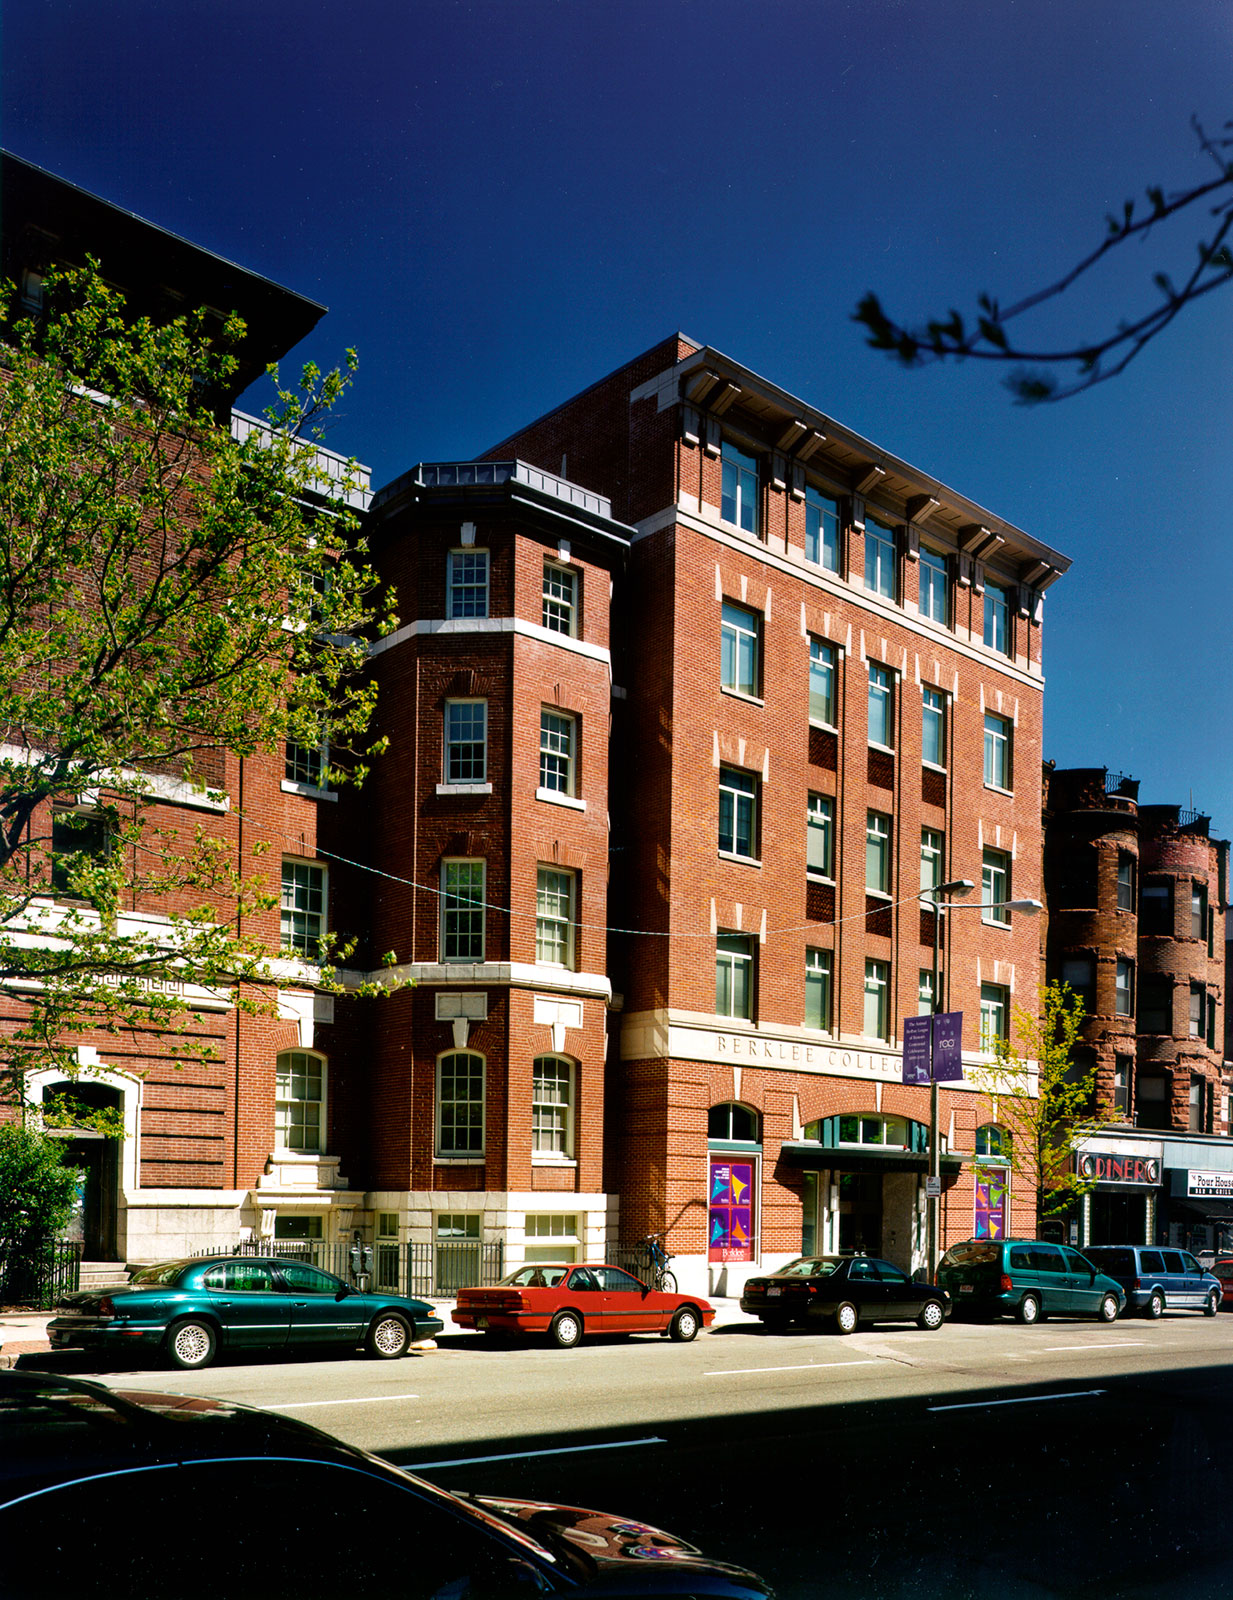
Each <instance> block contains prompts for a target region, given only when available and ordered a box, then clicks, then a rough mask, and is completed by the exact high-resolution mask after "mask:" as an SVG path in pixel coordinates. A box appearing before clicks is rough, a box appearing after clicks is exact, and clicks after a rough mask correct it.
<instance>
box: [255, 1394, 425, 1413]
mask: <svg viewBox="0 0 1233 1600" xmlns="http://www.w3.org/2000/svg"><path fill="white" fill-rule="evenodd" d="M419 1398H420V1396H419V1395H418V1394H361V1395H356V1396H355V1397H354V1398H352V1399H350V1400H292V1401H288V1402H287V1404H286V1405H281V1406H267V1407H266V1410H267V1411H307V1410H308V1408H309V1407H310V1406H375V1405H380V1404H381V1402H382V1401H384V1400H418V1399H419Z"/></svg>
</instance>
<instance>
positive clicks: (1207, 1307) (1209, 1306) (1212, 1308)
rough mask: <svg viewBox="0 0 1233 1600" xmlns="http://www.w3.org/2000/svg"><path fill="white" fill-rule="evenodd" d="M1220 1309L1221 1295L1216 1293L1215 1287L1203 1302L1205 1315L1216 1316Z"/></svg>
mask: <svg viewBox="0 0 1233 1600" xmlns="http://www.w3.org/2000/svg"><path fill="white" fill-rule="evenodd" d="M1219 1310H1220V1296H1219V1295H1218V1294H1217V1293H1216V1291H1215V1289H1213V1290H1212V1292H1211V1294H1209V1295H1208V1297H1207V1299H1206V1300H1205V1301H1204V1302H1203V1315H1204V1316H1205V1317H1214V1316H1215V1315H1216V1313H1217V1311H1219Z"/></svg>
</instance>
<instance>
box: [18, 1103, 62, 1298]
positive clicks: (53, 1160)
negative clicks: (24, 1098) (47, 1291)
mask: <svg viewBox="0 0 1233 1600" xmlns="http://www.w3.org/2000/svg"><path fill="white" fill-rule="evenodd" d="M62 1145H63V1141H62V1140H59V1139H53V1138H50V1137H48V1135H47V1134H44V1133H40V1132H38V1131H36V1130H35V1129H33V1128H27V1127H23V1126H21V1125H20V1124H19V1123H10V1124H8V1125H7V1126H5V1127H0V1302H2V1301H4V1300H6V1299H15V1298H17V1297H19V1296H24V1295H25V1294H27V1293H28V1291H29V1287H30V1279H31V1272H32V1270H34V1271H36V1270H37V1265H38V1262H39V1260H40V1258H41V1256H42V1255H43V1253H44V1252H45V1251H46V1249H47V1246H48V1245H49V1244H50V1243H51V1241H52V1240H53V1239H55V1238H56V1237H57V1236H58V1235H59V1234H60V1233H61V1232H62V1230H63V1229H64V1226H65V1224H66V1223H67V1222H68V1220H69V1218H70V1217H71V1216H72V1214H73V1207H74V1203H75V1201H76V1197H77V1173H76V1171H75V1169H74V1168H72V1167H70V1166H66V1165H65V1164H64V1152H63V1148H62Z"/></svg>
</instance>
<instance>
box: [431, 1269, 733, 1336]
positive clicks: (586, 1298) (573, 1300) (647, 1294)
mask: <svg viewBox="0 0 1233 1600" xmlns="http://www.w3.org/2000/svg"><path fill="white" fill-rule="evenodd" d="M451 1315H452V1317H453V1319H454V1321H455V1322H456V1323H457V1324H458V1325H459V1327H460V1328H474V1329H475V1330H476V1331H477V1332H478V1333H546V1334H547V1335H548V1337H549V1338H550V1339H551V1340H552V1341H553V1342H554V1343H555V1344H558V1345H560V1347H561V1348H562V1349H563V1350H568V1349H569V1348H570V1347H571V1346H572V1345H576V1344H577V1343H578V1341H579V1339H581V1338H582V1335H583V1334H584V1333H666V1334H667V1335H668V1337H669V1338H670V1339H677V1340H680V1341H681V1342H683V1343H687V1342H688V1341H689V1340H690V1339H693V1338H695V1337H696V1336H697V1332H698V1329H699V1328H709V1327H710V1325H711V1323H712V1322H713V1321H714V1320H715V1307H714V1306H713V1305H712V1304H711V1303H710V1301H709V1300H704V1299H703V1298H702V1296H701V1295H694V1294H668V1293H666V1292H665V1291H663V1290H660V1289H648V1288H647V1286H646V1284H644V1283H640V1282H639V1281H638V1279H637V1278H635V1277H634V1276H633V1275H632V1274H631V1273H628V1272H626V1271H625V1270H624V1269H623V1268H621V1267H607V1266H599V1265H596V1264H588V1265H587V1266H585V1267H582V1266H578V1267H576V1266H570V1265H568V1264H567V1263H564V1262H547V1261H546V1262H543V1263H536V1264H535V1265H533V1266H526V1267H519V1268H518V1270H517V1272H511V1273H510V1274H509V1276H508V1277H506V1278H502V1279H501V1281H500V1283H498V1284H497V1285H496V1286H495V1287H494V1288H491V1289H460V1290H459V1292H458V1304H457V1305H456V1306H455V1307H454V1310H453V1311H452V1313H451Z"/></svg>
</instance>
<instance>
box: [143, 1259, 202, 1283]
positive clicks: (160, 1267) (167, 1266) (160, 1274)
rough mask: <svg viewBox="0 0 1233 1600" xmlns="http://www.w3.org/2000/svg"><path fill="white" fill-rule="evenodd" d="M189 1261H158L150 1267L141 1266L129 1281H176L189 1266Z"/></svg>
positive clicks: (190, 1264) (190, 1263)
mask: <svg viewBox="0 0 1233 1600" xmlns="http://www.w3.org/2000/svg"><path fill="white" fill-rule="evenodd" d="M191 1266H192V1262H191V1261H159V1262H156V1263H155V1265H154V1266H152V1267H141V1268H139V1269H138V1271H136V1272H134V1273H133V1275H132V1277H131V1278H130V1279H129V1282H130V1283H141V1284H146V1283H177V1282H178V1281H179V1278H180V1274H181V1273H182V1272H183V1271H184V1270H185V1269H186V1268H187V1267H191Z"/></svg>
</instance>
